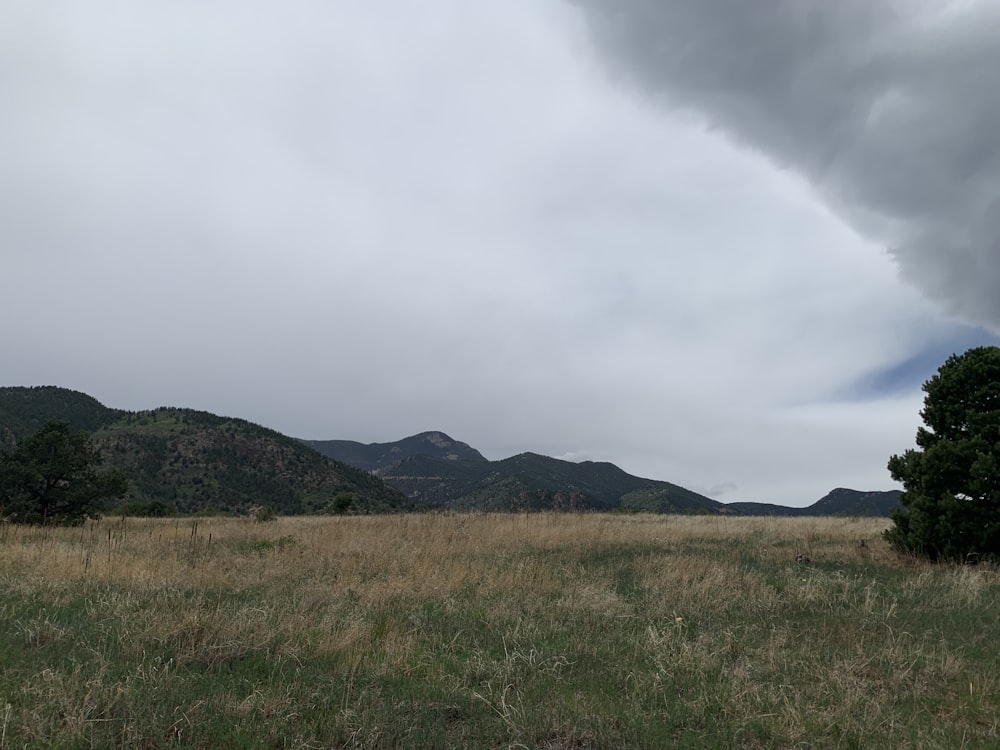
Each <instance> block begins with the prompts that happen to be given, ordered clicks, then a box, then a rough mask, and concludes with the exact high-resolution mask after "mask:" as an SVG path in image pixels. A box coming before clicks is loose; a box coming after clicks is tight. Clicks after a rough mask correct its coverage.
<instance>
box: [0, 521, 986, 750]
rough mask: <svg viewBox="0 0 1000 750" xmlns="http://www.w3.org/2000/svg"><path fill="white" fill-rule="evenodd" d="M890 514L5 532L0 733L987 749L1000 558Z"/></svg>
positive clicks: (69, 743) (284, 742) (13, 739)
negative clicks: (900, 527)
mask: <svg viewBox="0 0 1000 750" xmlns="http://www.w3.org/2000/svg"><path fill="white" fill-rule="evenodd" d="M886 525H887V522H886V521H883V520H877V519H863V520H855V519H803V518H793V519H754V518H740V519H735V518H728V519H727V518H720V517H698V516H652V515H590V514H587V515H575V514H565V515H548V514H534V515H411V516H380V517H379V516H376V517H344V518H308V519H306V518H282V519H279V520H277V521H275V522H272V523H255V522H253V521H250V520H245V519H199V520H197V521H195V520H181V521H177V520H128V521H125V522H122V521H121V520H112V519H107V520H104V521H102V522H99V523H93V524H90V525H87V526H85V527H81V528H76V529H44V530H42V529H34V528H21V527H0V593H2V598H0V750H6V749H7V748H22V747H28V748H42V747H59V748H91V747H93V748H112V747H119V748H159V747H164V748H166V747H189V748H328V747H348V748H389V747H393V748H411V747H412V748H452V747H471V748H508V747H509V748H553V749H554V748H670V747H686V748H942V749H943V750H955V749H956V748H975V747H982V748H985V747H1000V724H998V720H1000V719H998V717H1000V670H998V664H1000V619H998V618H1000V573H998V571H997V569H996V568H991V567H985V566H979V567H967V568H961V567H949V566H930V565H927V564H924V563H919V562H916V561H913V560H909V559H906V558H900V557H898V556H896V555H894V554H893V553H892V552H891V551H890V550H889V549H888V548H887V547H886V546H885V545H884V543H883V542H882V541H881V539H880V536H879V534H880V532H881V530H882V529H883V528H885V526H886ZM862 542H863V543H864V544H862ZM800 554H805V555H808V557H809V559H810V561H809V562H808V563H799V562H796V556H797V555H800Z"/></svg>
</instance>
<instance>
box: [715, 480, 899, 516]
mask: <svg viewBox="0 0 1000 750" xmlns="http://www.w3.org/2000/svg"><path fill="white" fill-rule="evenodd" d="M901 494H902V492H901V491H900V490H886V491H884V492H862V491H861V490H849V489H845V488H843V487H838V488H837V489H835V490H833V491H831V492H830V493H828V494H827V495H825V496H823V497H822V498H820V499H819V500H817V501H816V502H815V503H813V504H812V505H809V506H807V507H805V508H789V507H788V506H785V505H772V504H770V503H728V504H726V505H724V506H723V509H722V512H723V513H732V514H733V515H737V516H880V517H881V516H884V517H886V518H888V517H889V511H890V510H891V509H892V508H896V507H898V506H899V496H900V495H901Z"/></svg>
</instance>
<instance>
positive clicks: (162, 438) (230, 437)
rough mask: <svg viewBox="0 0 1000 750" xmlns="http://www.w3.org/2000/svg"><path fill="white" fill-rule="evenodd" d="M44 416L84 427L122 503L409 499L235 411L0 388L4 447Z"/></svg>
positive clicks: (216, 506) (206, 507)
mask: <svg viewBox="0 0 1000 750" xmlns="http://www.w3.org/2000/svg"><path fill="white" fill-rule="evenodd" d="M50 419H60V420H63V421H66V422H68V423H69V425H70V427H71V428H72V429H73V430H87V431H89V432H92V433H93V437H94V442H95V444H96V445H97V447H98V448H99V449H100V450H101V453H102V455H103V456H104V459H105V464H106V465H107V466H108V467H111V468H116V469H120V470H121V471H122V472H124V474H125V476H126V477H127V478H128V480H129V496H128V500H129V501H130V502H132V503H145V504H149V503H160V504H162V505H165V506H168V507H173V508H176V509H177V510H178V511H179V512H183V513H194V512H204V511H209V512H217V511H224V512H245V511H247V510H249V509H250V508H252V507H255V506H263V507H267V508H270V509H271V510H273V511H275V512H278V513H283V514H298V513H323V512H327V511H329V510H332V508H333V506H334V504H335V501H339V502H340V503H346V499H347V498H348V497H349V498H350V499H351V504H350V510H352V511H360V512H383V511H391V510H400V509H405V508H408V507H409V506H410V503H409V501H407V499H406V498H405V497H404V496H403V495H402V494H401V493H400V492H399V491H397V490H395V489H392V488H390V487H388V486H387V485H386V484H385V483H384V482H382V480H380V479H378V478H377V477H375V476H373V475H371V474H370V473H368V472H366V471H363V470H359V469H356V468H354V467H352V466H349V465H347V464H344V463H341V462H338V461H334V460H332V459H330V458H327V457H326V456H322V455H320V454H319V453H317V452H316V451H314V450H312V449H311V448H309V447H308V446H305V445H303V444H302V443H301V442H300V441H298V440H295V439H294V438H290V437H287V436H285V435H282V434H280V433H278V432H275V431H274V430H269V429H266V428H264V427H261V426H259V425H256V424H253V423H251V422H247V421H246V420H242V419H231V418H228V417H220V416H216V415H214V414H209V413H207V412H200V411H194V410H191V409H174V408H160V409H155V410H152V411H142V412H125V411H121V410H117V409H109V408H107V407H105V406H103V405H102V404H100V403H99V402H98V401H96V400H95V399H92V398H91V397H90V396H86V395H85V394H82V393H77V392H74V391H68V390H66V389H62V388H51V387H44V388H3V389H0V435H3V436H5V438H4V439H5V443H6V445H7V446H8V448H9V447H12V446H13V444H14V442H15V441H16V440H18V439H20V438H23V437H26V436H27V435H30V434H32V433H33V432H35V431H36V430H37V428H39V427H41V426H42V425H43V424H44V423H45V422H46V421H48V420H50Z"/></svg>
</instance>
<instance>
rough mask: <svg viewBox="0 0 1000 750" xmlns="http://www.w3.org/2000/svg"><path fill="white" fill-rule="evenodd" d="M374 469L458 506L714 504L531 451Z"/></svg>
mask: <svg viewBox="0 0 1000 750" xmlns="http://www.w3.org/2000/svg"><path fill="white" fill-rule="evenodd" d="M379 475H380V476H381V477H382V478H383V479H385V481H386V482H387V483H388V484H390V485H392V486H393V487H397V488H399V489H400V490H402V491H403V492H404V493H406V495H407V496H408V497H410V498H411V499H413V500H416V501H417V502H420V503H422V504H427V505H432V506H444V507H449V508H455V509H461V510H473V509H475V510H615V509H632V510H648V511H652V512H657V513H714V512H716V511H717V508H718V506H719V503H717V502H715V501H714V500H711V499H709V498H707V497H704V496H702V495H699V494H697V493H695V492H691V491H690V490H686V489H684V488H683V487H678V486H677V485H674V484H670V483H669V482H658V481H654V480H650V479H640V478H638V477H633V476H632V475H630V474H626V473H625V472H624V471H622V470H621V469H619V468H618V467H617V466H615V465H614V464H610V463H601V462H594V461H585V462H583V463H572V462H570V461H561V460H559V459H556V458H550V457H548V456H540V455H538V454H536V453H522V454H520V455H517V456H512V457H511V458H507V459H504V460H502V461H489V462H482V461H443V460H441V459H436V458H431V457H429V456H412V457H410V458H407V459H404V460H402V461H400V462H399V463H398V464H396V465H394V466H392V467H390V468H388V469H384V470H382V471H380V472H379Z"/></svg>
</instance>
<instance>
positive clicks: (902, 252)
mask: <svg viewBox="0 0 1000 750" xmlns="http://www.w3.org/2000/svg"><path fill="white" fill-rule="evenodd" d="M574 2H575V3H576V5H577V6H579V7H580V8H582V9H583V10H584V12H585V14H586V17H587V19H588V22H589V28H590V30H591V33H592V36H593V39H594V40H595V42H596V44H597V45H598V47H599V49H601V50H602V51H603V52H604V54H605V55H606V58H607V60H608V61H609V62H610V63H611V64H612V66H613V68H614V69H615V70H616V71H617V72H618V73H619V74H620V76H622V77H624V78H625V79H626V80H628V81H630V82H634V83H635V84H636V85H637V86H639V87H640V88H641V89H642V90H643V91H644V92H646V93H648V94H650V95H652V96H655V97H656V98H657V99H658V100H660V101H661V102H662V104H663V106H664V107H667V108H683V109H689V110H692V111H694V112H697V113H699V114H700V115H701V116H703V117H704V118H705V121H706V122H707V124H708V125H709V126H710V127H712V128H717V129H719V130H721V131H722V132H724V133H725V134H726V135H728V136H729V137H730V138H732V139H733V140H734V141H736V142H738V143H740V144H742V145H744V146H748V147H750V148H753V149H756V150H759V151H760V152H762V153H763V154H765V155H766V156H767V158H768V159H770V160H771V161H772V162H773V163H775V164H777V165H779V166H781V167H783V168H787V169H789V170H792V171H794V172H796V173H799V174H801V175H803V176H804V177H805V178H807V179H808V181H809V182H810V183H811V184H812V185H813V186H814V187H815V189H816V190H817V191H818V193H819V194H820V195H821V196H822V198H823V200H824V201H825V202H826V203H827V204H828V205H829V206H831V207H832V208H833V209H834V210H835V211H836V212H837V213H838V214H839V215H840V216H842V217H843V218H844V219H845V220H846V221H847V222H848V223H849V224H850V225H851V226H852V227H854V228H855V229H856V230H857V231H859V232H861V233H862V234H863V235H864V236H866V237H868V238H870V239H872V240H875V241H877V242H878V243H879V244H881V245H882V246H884V247H886V248H887V249H888V250H889V252H890V253H891V254H892V256H893V257H894V258H895V260H896V262H897V263H898V265H899V268H900V271H901V273H902V275H903V277H904V278H905V279H906V280H908V281H909V282H911V283H913V284H914V285H915V286H917V287H918V288H919V289H920V290H921V291H922V292H924V293H925V294H926V295H928V296H929V297H930V298H932V299H933V300H935V301H936V302H937V303H939V304H941V305H942V306H943V307H944V308H945V309H946V310H947V311H948V312H949V313H951V314H954V315H956V316H960V317H961V318H963V319H965V320H968V321H972V322H975V323H979V324H982V325H986V326H988V327H990V328H991V329H992V330H994V331H998V330H1000V295H998V294H997V293H996V290H997V289H998V288H1000V138H998V137H997V133H1000V96H997V94H996V92H997V91H998V90H1000V5H998V4H997V3H995V2H991V1H990V0H979V1H978V2H977V1H975V0H973V1H971V2H964V1H963V2H941V1H938V0H916V1H915V0H906V1H905V2H903V1H900V2H892V1H890V0H880V1H878V2H871V1H870V0H843V1H842V2H840V1H838V2H826V1H825V0H802V1H801V2H799V1H798V0H759V1H755V2H744V1H743V0H574Z"/></svg>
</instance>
